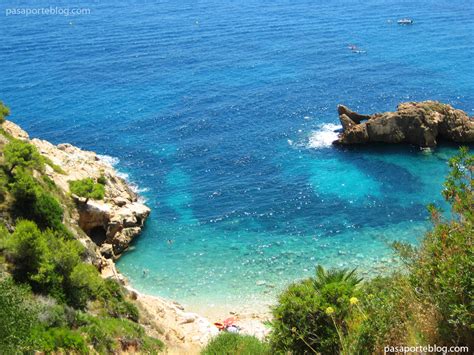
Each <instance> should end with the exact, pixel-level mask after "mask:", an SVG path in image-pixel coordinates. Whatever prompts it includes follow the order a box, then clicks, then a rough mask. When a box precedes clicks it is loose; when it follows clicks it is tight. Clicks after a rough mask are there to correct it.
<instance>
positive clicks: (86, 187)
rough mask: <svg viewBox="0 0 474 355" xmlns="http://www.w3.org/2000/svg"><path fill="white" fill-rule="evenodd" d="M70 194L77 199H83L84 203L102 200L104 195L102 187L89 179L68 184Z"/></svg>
mask: <svg viewBox="0 0 474 355" xmlns="http://www.w3.org/2000/svg"><path fill="white" fill-rule="evenodd" d="M69 189H70V190H71V192H72V193H73V194H75V195H77V196H79V197H84V198H85V199H86V203H87V202H88V201H89V199H93V200H102V199H103V198H104V194H105V188H104V185H102V184H99V183H96V182H94V180H93V179H91V178H85V179H82V180H74V181H70V182H69Z"/></svg>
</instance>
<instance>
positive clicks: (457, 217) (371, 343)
mask: <svg viewBox="0 0 474 355" xmlns="http://www.w3.org/2000/svg"><path fill="white" fill-rule="evenodd" d="M450 167H451V173H450V174H449V176H448V178H447V180H446V183H445V190H444V192H443V195H444V197H445V198H446V200H447V201H448V202H449V203H450V204H451V206H452V211H451V219H450V220H444V219H443V217H442V214H441V213H440V211H439V210H437V209H436V208H435V207H434V206H429V211H430V212H431V216H432V220H433V223H434V227H433V229H432V231H430V232H429V233H427V235H426V236H425V238H424V239H423V241H422V243H421V245H420V246H419V247H413V246H411V245H407V244H401V243H396V244H395V245H394V247H395V249H396V250H397V251H398V253H399V255H400V257H401V260H402V261H404V263H405V265H406V267H405V268H404V269H403V270H401V271H402V272H401V273H394V274H392V275H390V276H386V277H377V278H375V279H372V280H368V281H366V282H364V283H362V282H360V281H361V280H360V279H357V277H356V276H355V275H354V272H353V271H351V272H349V271H347V270H340V271H338V270H329V271H324V269H322V268H321V267H318V269H317V273H316V277H315V278H309V279H306V280H303V281H300V282H297V283H295V284H293V285H291V286H289V288H288V289H287V290H286V291H285V292H283V293H282V294H281V295H280V297H279V299H278V304H277V305H276V306H275V307H274V309H273V316H274V321H273V323H272V326H273V331H272V333H271V335H270V344H271V347H272V351H273V352H274V353H296V354H304V353H323V354H336V353H341V354H372V353H383V352H384V347H385V346H387V345H392V346H416V345H427V344H437V345H440V346H441V345H443V346H469V347H470V348H471V349H472V348H473V347H474V337H473V336H472V332H473V329H474V303H473V299H474V248H473V240H472V238H473V236H474V229H473V221H474V217H473V216H474V213H473V212H474V210H473V209H474V195H473V193H474V192H473V187H474V181H473V173H474V156H473V155H470V154H469V151H468V150H467V148H462V149H461V150H460V153H459V155H457V156H455V157H454V158H452V159H451V160H450Z"/></svg>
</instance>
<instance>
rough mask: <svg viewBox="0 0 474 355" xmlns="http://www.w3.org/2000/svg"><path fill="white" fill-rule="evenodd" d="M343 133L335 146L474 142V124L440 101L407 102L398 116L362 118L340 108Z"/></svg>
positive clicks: (380, 115)
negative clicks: (379, 143) (443, 141)
mask: <svg viewBox="0 0 474 355" xmlns="http://www.w3.org/2000/svg"><path fill="white" fill-rule="evenodd" d="M338 113H339V120H340V121H341V124H342V127H343V131H342V133H341V134H340V135H339V138H338V140H336V141H335V142H334V143H336V144H363V143H370V142H381V143H409V144H414V145H418V146H420V147H434V146H436V145H437V143H438V141H439V140H447V141H452V142H457V143H471V142H474V120H473V118H472V117H469V116H468V115H467V114H466V113H465V112H464V111H461V110H457V109H455V108H453V107H452V106H450V105H447V104H442V103H440V102H437V101H423V102H405V103H401V104H400V105H398V107H397V110H396V111H395V112H384V113H376V114H373V115H361V114H359V113H357V112H354V111H351V110H350V109H349V108H347V107H346V106H343V105H339V107H338Z"/></svg>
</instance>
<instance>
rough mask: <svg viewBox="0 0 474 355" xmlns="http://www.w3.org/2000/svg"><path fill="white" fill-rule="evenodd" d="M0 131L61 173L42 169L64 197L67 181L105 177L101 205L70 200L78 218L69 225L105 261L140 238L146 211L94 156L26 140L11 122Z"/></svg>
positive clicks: (67, 185) (118, 179) (104, 164)
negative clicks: (25, 144) (23, 142)
mask: <svg viewBox="0 0 474 355" xmlns="http://www.w3.org/2000/svg"><path fill="white" fill-rule="evenodd" d="M3 128H4V129H5V131H6V132H8V133H10V134H11V135H12V136H14V137H16V138H18V139H23V140H29V141H30V142H31V143H32V144H33V145H35V146H36V147H37V148H38V150H39V152H40V153H41V154H42V155H44V156H46V157H47V158H49V159H50V160H51V161H52V162H53V163H54V164H56V165H57V166H59V167H60V168H61V169H62V170H63V172H58V171H55V170H54V169H53V168H52V167H51V166H49V165H46V174H47V175H48V176H49V177H50V178H51V179H53V180H54V182H55V183H56V185H57V186H58V187H59V188H61V189H62V190H63V191H64V192H66V193H69V181H71V180H79V179H84V178H87V177H91V178H98V177H100V176H104V177H105V179H106V184H105V198H104V200H103V201H91V200H89V201H88V202H87V203H85V201H84V199H82V198H79V197H77V196H73V198H74V201H75V203H76V206H77V211H78V214H79V215H78V216H76V218H74V219H73V221H72V222H76V223H77V224H78V225H79V227H80V228H81V229H82V230H83V231H84V232H85V233H86V234H87V235H88V236H89V237H90V238H91V239H92V241H94V243H95V244H96V245H97V246H98V251H100V254H101V255H102V256H104V257H105V258H108V259H116V258H117V257H119V256H120V254H121V253H122V252H123V251H124V250H125V249H127V248H128V246H129V244H130V242H131V241H132V240H133V239H134V238H135V237H136V236H138V235H139V234H140V232H141V230H142V227H143V224H144V222H145V220H146V218H147V217H148V215H149V214H150V209H149V208H148V207H147V206H145V205H144V204H143V203H141V202H140V201H139V200H138V196H137V194H136V193H135V192H134V191H133V190H132V189H131V188H130V186H129V185H128V184H127V182H126V181H125V180H124V179H123V178H122V177H120V176H119V175H118V173H117V172H116V171H115V169H114V168H113V167H112V165H110V164H109V163H108V162H107V161H105V160H104V159H100V157H99V156H98V155H97V154H96V153H94V152H89V151H85V150H82V149H79V148H77V147H74V146H72V145H70V144H59V145H53V144H51V143H50V142H48V141H45V140H40V139H36V138H35V139H31V140H30V138H29V136H28V134H27V133H26V132H25V131H23V130H22V129H21V128H20V127H19V126H17V125H15V124H14V123H12V122H9V121H6V122H5V123H4V124H3Z"/></svg>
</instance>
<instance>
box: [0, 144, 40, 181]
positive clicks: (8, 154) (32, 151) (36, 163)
mask: <svg viewBox="0 0 474 355" xmlns="http://www.w3.org/2000/svg"><path fill="white" fill-rule="evenodd" d="M3 155H4V159H5V166H6V168H7V171H8V173H10V174H11V173H12V171H13V170H14V169H15V168H16V167H22V168H33V169H38V170H42V169H43V168H44V163H43V159H42V157H41V155H40V154H39V153H38V150H37V149H36V147H35V146H34V145H32V144H30V143H28V142H25V141H22V140H20V139H12V140H11V141H10V143H8V144H7V145H6V146H5V149H4V151H3Z"/></svg>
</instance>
